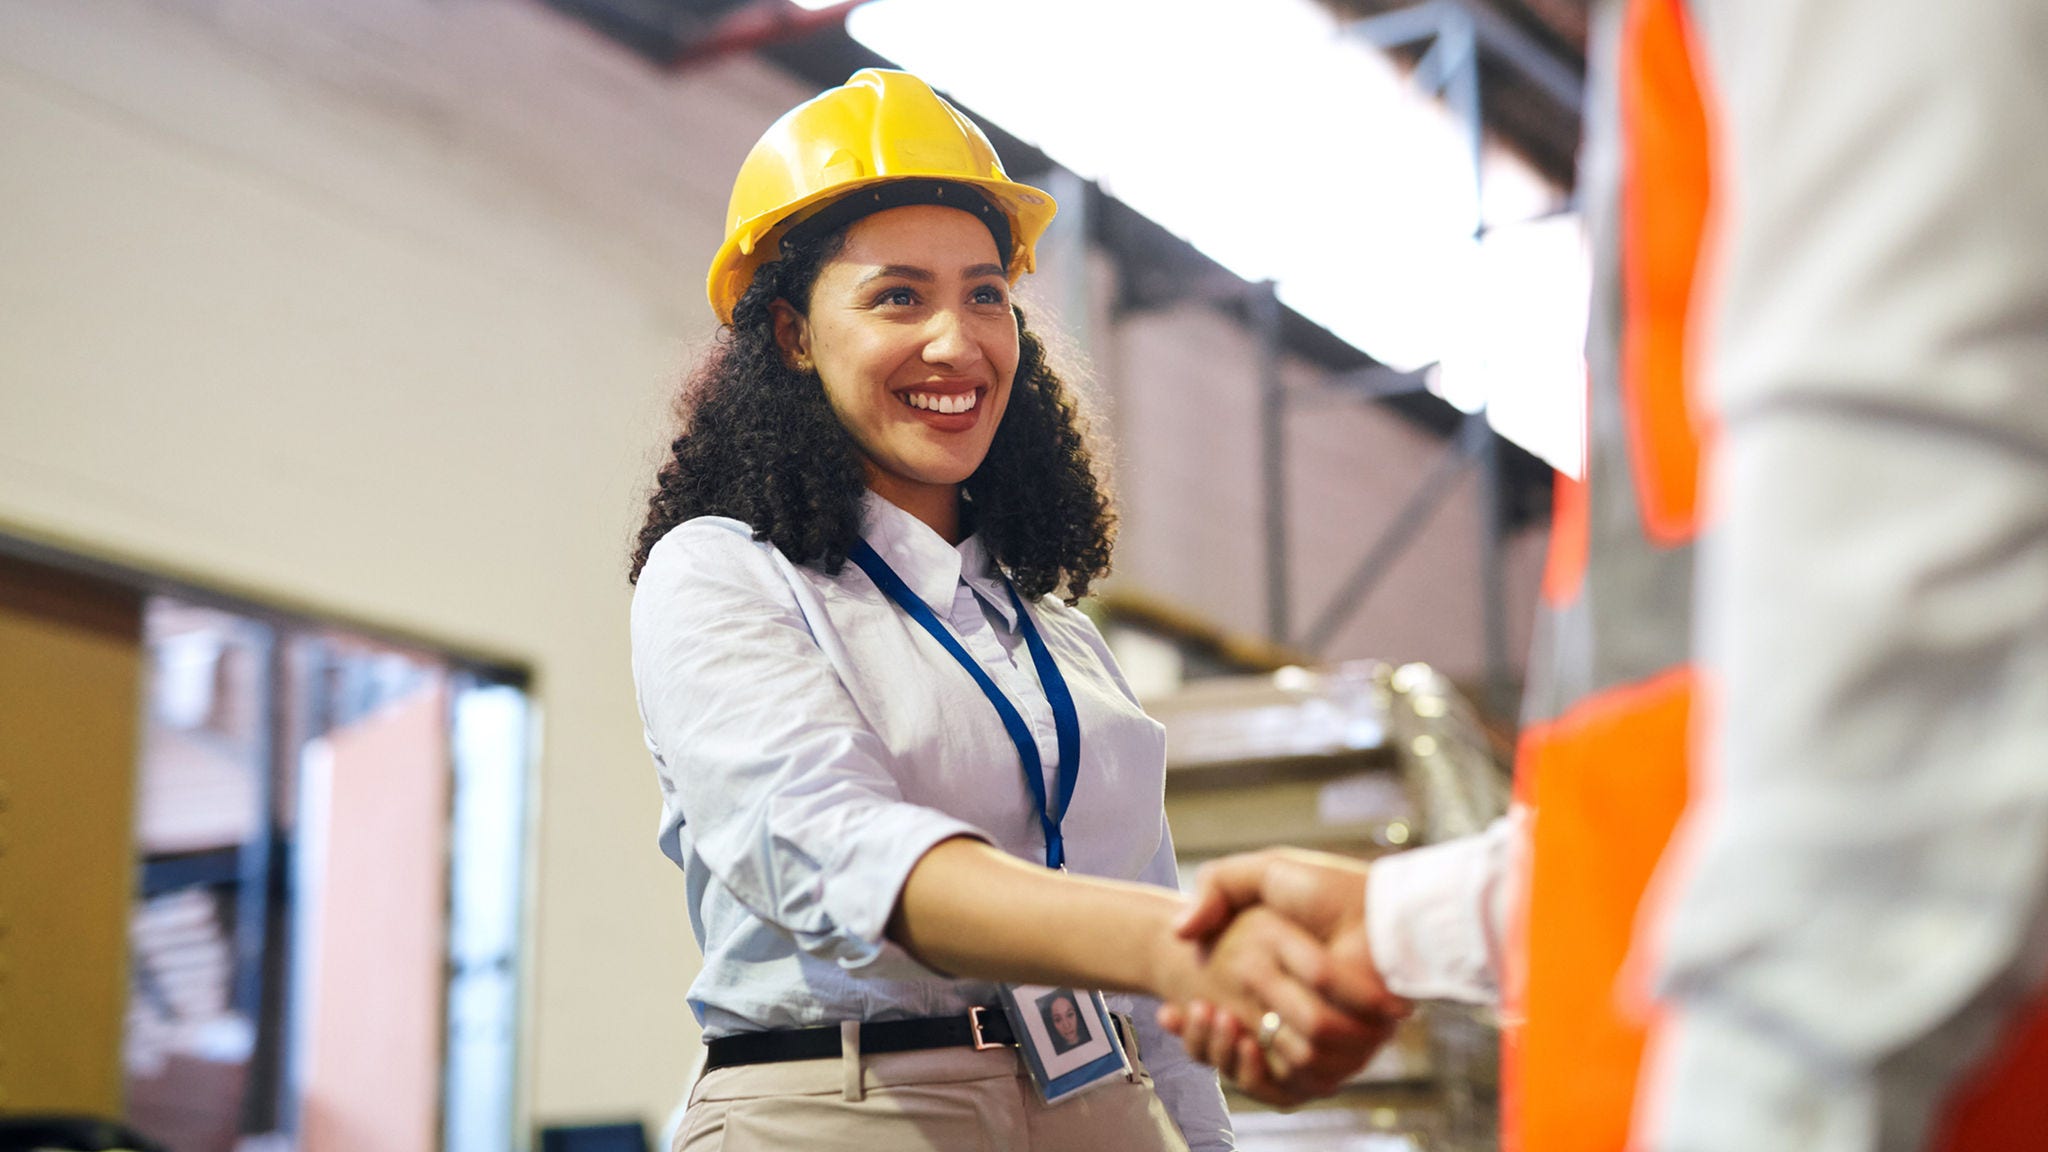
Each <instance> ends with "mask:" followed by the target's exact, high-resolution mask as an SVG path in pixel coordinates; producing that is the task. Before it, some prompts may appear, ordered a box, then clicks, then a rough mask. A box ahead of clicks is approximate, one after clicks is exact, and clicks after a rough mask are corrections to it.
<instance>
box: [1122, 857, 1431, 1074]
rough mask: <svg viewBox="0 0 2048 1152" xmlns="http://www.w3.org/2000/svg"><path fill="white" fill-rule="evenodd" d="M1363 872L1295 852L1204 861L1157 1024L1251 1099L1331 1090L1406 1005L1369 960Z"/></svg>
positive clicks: (1163, 981)
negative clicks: (1385, 982) (1205, 862)
mask: <svg viewBox="0 0 2048 1152" xmlns="http://www.w3.org/2000/svg"><path fill="white" fill-rule="evenodd" d="M1365 875H1366V865H1365V864H1364V863H1363V862H1362V861H1358V860H1352V859H1349V858H1347V857H1343V856H1334V855H1330V854H1328V853H1322V852H1308V851H1303V850H1301V849H1295V848H1274V849H1268V850H1266V851H1262V852H1252V853H1247V854H1245V855H1241V856H1232V857H1228V858H1226V859H1223V860H1219V861H1216V862H1215V863H1213V864H1211V865H1209V866H1207V867H1205V868H1204V869H1203V870H1202V872H1201V873H1200V875H1199V877H1198V879H1197V882H1196V885H1197V886H1196V893H1195V897H1194V902H1193V903H1192V904H1191V905H1190V906H1189V908H1188V910H1187V911H1186V912H1185V913H1184V914H1183V915H1182V916H1181V918H1180V920H1179V922H1178V923H1177V924H1176V925H1175V926H1174V935H1175V937H1176V939H1175V940H1174V941H1173V942H1171V943H1170V944H1169V945H1168V946H1167V948H1166V950H1165V954H1166V956H1167V960H1166V962H1165V964H1164V965H1163V967H1162V971H1160V973H1159V979H1158V980H1157V982H1156V983H1157V988H1156V991H1157V992H1158V993H1159V996H1160V999H1161V1000H1162V1001H1163V1003H1162V1005H1161V1007H1160V1009H1159V1023H1160V1026H1161V1027H1163V1028H1165V1029H1166V1030H1167V1031H1169V1032H1173V1033H1175V1034H1176V1035H1178V1036H1179V1037H1180V1038H1181V1041H1182V1042H1183V1043H1184V1044H1185V1045H1186V1046H1187V1050H1188V1053H1189V1055H1191V1056H1193V1057H1194V1058H1195V1059H1197V1060H1200V1061H1202V1062H1204V1063H1207V1064H1213V1065H1215V1066H1216V1068H1217V1070H1218V1071H1220V1072H1221V1073H1222V1074H1223V1075H1224V1076H1226V1077H1227V1078H1229V1079H1230V1080H1231V1081H1232V1082H1233V1083H1234V1084H1236V1086H1237V1087H1238V1089H1239V1090H1240V1091H1242V1092H1244V1093H1245V1094H1246V1095H1249V1096H1251V1097H1253V1098H1254V1099H1257V1100H1261V1101H1264V1102H1266V1103H1268V1104H1274V1105H1278V1106H1280V1107H1291V1106H1293V1105H1296V1104H1300V1103H1302V1102H1304V1101H1306V1100H1310V1099H1313V1098H1315V1097H1317V1096H1326V1095H1329V1094H1330V1093H1331V1092H1334V1091H1336V1089H1337V1087H1338V1085H1339V1084H1341V1083H1342V1082H1343V1081H1344V1080H1345V1078H1347V1077H1349V1076H1350V1075H1352V1074H1353V1073H1355V1072H1357V1071H1358V1070H1359V1069H1360V1068H1362V1067H1364V1066H1365V1063H1366V1061H1368V1060H1370V1059H1371V1058H1372V1055H1373V1053H1374V1052H1376V1051H1378V1049H1379V1047H1380V1045H1381V1044H1383V1043H1384V1042H1385V1041H1386V1040H1387V1038H1388V1037H1389V1036H1390V1035H1391V1034H1392V1033H1393V1029H1394V1025H1395V1024H1396V1022H1397V1021H1399V1020H1400V1019H1401V1018H1402V1017H1405V1016H1406V1015H1408V1013H1409V1012H1410V1010H1411V1006H1410V1005H1409V1004H1408V1002H1407V1001H1405V1000H1402V999H1401V998H1399V997H1397V996H1394V995H1393V994H1392V993H1390V992H1388V991H1387V988H1386V986H1385V985H1384V984H1383V983H1382V982H1381V980H1380V975H1379V969H1378V966H1377V965H1376V964H1375V963H1374V961H1373V956H1372V948H1371V946H1370V943H1369V941H1368V939H1367V936H1366V926H1365Z"/></svg>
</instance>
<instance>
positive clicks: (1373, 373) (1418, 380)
mask: <svg viewBox="0 0 2048 1152" xmlns="http://www.w3.org/2000/svg"><path fill="white" fill-rule="evenodd" d="M1428 382H1429V368H1428V367H1427V366H1425V367H1422V368H1417V369H1416V370H1415V371H1413V372H1401V371H1397V370H1396V369H1393V368H1389V367H1387V366H1386V365H1384V364H1374V365H1372V366H1371V367H1369V368H1354V369H1352V370H1351V371H1349V372H1344V373H1341V374H1339V375H1336V376H1332V377H1330V378H1329V380H1327V381H1325V387H1328V388H1332V389H1342V390H1343V391H1346V392H1349V393H1351V394H1352V395H1354V396H1356V397H1358V398H1359V399H1362V400H1385V399H1387V398H1388V397H1390V396H1408V395H1411V394H1413V393H1416V392H1421V391H1423V390H1424V389H1426V388H1427V387H1428Z"/></svg>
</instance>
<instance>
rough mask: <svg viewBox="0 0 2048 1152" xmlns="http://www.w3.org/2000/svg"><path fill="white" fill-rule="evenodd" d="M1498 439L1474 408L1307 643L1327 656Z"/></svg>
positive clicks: (1318, 619)
mask: <svg viewBox="0 0 2048 1152" xmlns="http://www.w3.org/2000/svg"><path fill="white" fill-rule="evenodd" d="M1492 439H1493V429H1492V427H1491V426H1489V425H1488V424H1487V422H1486V417H1485V416H1484V415H1483V414H1480V413H1473V414H1471V415H1468V416H1466V417H1465V422H1464V423H1463V424H1462V425H1460V426H1459V429H1458V437H1457V439H1455V440H1453V441H1451V443H1450V444H1449V445H1448V446H1447V447H1445V449H1444V450H1443V453H1442V454H1441V455H1440V456H1438V457H1437V461H1436V464H1435V465H1434V466H1433V467H1431V468H1430V470H1429V473H1428V475H1426V476H1424V477H1423V478H1422V483H1420V484H1418V485H1416V488H1415V491H1414V493H1413V494H1412V495H1410V496H1409V497H1408V502H1407V503H1406V504H1404V505H1402V506H1401V510H1400V511H1399V512H1397V513H1395V514H1394V519H1393V522H1392V523H1390V524H1388V525H1387V529H1386V531H1384V532H1382V533H1380V537H1379V539H1377V540H1375V541H1373V544H1372V547H1371V548H1369V549H1367V550H1366V553H1365V556H1364V558H1362V559H1360V560H1359V562H1358V565H1357V567H1355V568H1353V569H1352V570H1351V574H1350V575H1348V576H1346V577H1345V578H1344V583H1343V584H1341V585H1339V586H1338V588H1337V593H1336V595H1334V596H1332V597H1330V603H1329V605H1328V606H1327V607H1325V608H1324V609H1323V611H1322V615H1320V616H1318V617H1316V622H1315V623H1314V624H1313V625H1311V626H1310V627H1309V630H1308V632H1307V633H1306V634H1304V636H1303V637H1302V640H1301V647H1302V648H1304V649H1307V650H1308V651H1310V652H1313V653H1316V654H1317V655H1321V654H1322V651H1323V649H1325V648H1327V647H1329V645H1330V641H1332V640H1334V639H1336V638H1337V633H1338V632H1340V631H1342V630H1343V628H1344V625H1346V624H1348V623H1350V622H1351V618H1352V617H1353V616H1355V615H1357V613H1358V609H1359V608H1360V607H1362V606H1363V605H1364V604H1365V600H1366V597H1367V596H1368V595H1370V594H1371V592H1372V590H1373V588H1374V587H1376V586H1377V585H1378V584H1379V582H1380V579H1381V578H1382V577H1384V576H1385V575H1386V574H1387V569H1389V568H1391V567H1393V565H1394V561H1396V560H1398V559H1400V558H1401V553H1403V552H1406V551H1407V550H1408V545H1410V544H1412V543H1414V541H1415V537H1416V536H1418V535H1420V534H1421V532H1422V529H1423V528H1424V527H1425V526H1427V525H1428V524H1429V518H1430V517H1431V516H1432V515H1434V514H1435V512H1436V510H1437V506H1438V505H1440V504H1442V503H1443V501H1444V498H1445V497H1446V496H1449V495H1450V492H1451V484H1452V482H1453V481H1455V480H1457V478H1458V475H1459V473H1461V472H1463V471H1464V470H1465V468H1466V466H1467V465H1469V464H1471V463H1472V461H1473V458H1474V457H1475V456H1477V455H1478V454H1479V452H1480V451H1482V450H1483V447H1484V446H1485V445H1488V444H1489V443H1490V442H1491V441H1492Z"/></svg>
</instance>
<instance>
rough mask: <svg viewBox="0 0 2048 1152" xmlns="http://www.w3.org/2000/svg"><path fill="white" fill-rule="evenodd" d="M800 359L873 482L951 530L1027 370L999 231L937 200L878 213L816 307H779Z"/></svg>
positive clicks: (784, 335) (825, 270) (825, 273)
mask: <svg viewBox="0 0 2048 1152" xmlns="http://www.w3.org/2000/svg"><path fill="white" fill-rule="evenodd" d="M775 336H776V340H777V342H778V343H779V344H780V345H781V346H782V349H783V351H784V353H785V354H786V355H787V356H788V357H789V358H790V362H791V363H792V364H794V365H796V366H797V367H798V368H800V369H801V368H803V367H805V366H806V365H808V366H809V368H810V370H812V371H815V372H816V373H817V374H818V378H819V379H820V380H821V381H822V382H823V384H824V387H825V396H826V399H827V400H828V401H830V403H831V405H832V410H833V412H835V413H836V414H837V415H838V416H839V422H840V423H841V424H843V425H845V426H846V430H847V431H848V432H849V433H851V434H852V435H853V439H854V441H855V443H857V444H858V445H860V450H861V454H862V456H863V457H864V459H865V463H866V465H867V474H868V487H870V488H872V489H874V490H875V492H876V493H878V494H880V495H881V496H883V497H884V498H886V499H888V500H889V501H890V502H891V503H894V504H896V505H897V506H899V507H901V508H903V509H905V510H907V511H909V512H911V513H912V514H913V515H916V516H917V517H918V518H919V519H922V520H924V521H925V522H926V523H927V524H931V525H932V527H933V528H934V529H936V530H938V531H939V532H940V534H941V535H945V536H947V537H948V538H949V539H954V538H957V535H958V532H957V526H958V518H959V511H958V509H959V488H960V484H961V482H962V481H964V480H966V479H967V478H968V477H969V476H970V475H972V474H973V473H974V470H975V469H976V468H979V467H980V466H981V462H982V459H983V458H984V457H986V456H987V455H988V447H989V442H990V441H991V440H993V439H994V438H995V433H996V425H997V424H999V423H1001V422H1002V418H1003V410H1004V408H1005V407H1006V406H1007V405H1008V403H1009V399H1010V386H1011V383H1012V379H1013V378H1014V377H1015V375H1016V372H1017V356H1018V340H1017V320H1016V315H1015V313H1013V312H1011V310H1010V285H1009V282H1008V280H1007V279H1006V278H1005V277H1004V274H1003V267H1002V260H1001V257H1000V256H999V255H998V254H997V252H996V243H995V238H994V237H993V236H991V235H989V231H988V228H987V227H986V226H985V225H983V224H982V223H981V221H979V220H977V219H975V218H974V217H973V216H972V215H969V214H968V213H966V212H962V211H960V210H958V209H955V208H945V207H940V206H937V205H925V204H918V205H910V206H907V207H902V208H891V209H888V210H886V211H883V212H877V213H875V214H874V215H872V216H868V217H864V218H862V219H861V220H858V221H856V222H855V223H854V224H853V225H851V226H850V227H849V228H848V229H847V230H846V238H845V243H844V244H843V245H842V246H841V247H840V249H839V251H838V253H837V254H836V255H835V256H833V257H832V258H831V259H829V260H827V261H826V262H825V264H824V265H823V266H822V267H821V268H820V269H819V271H818V278H817V282H816V284H815V286H814V287H813V288H812V290H811V300H810V309H809V312H808V314H804V313H799V312H798V311H797V310H796V309H795V308H794V307H792V306H791V305H790V304H789V303H787V302H781V301H778V302H777V304H776V305H775Z"/></svg>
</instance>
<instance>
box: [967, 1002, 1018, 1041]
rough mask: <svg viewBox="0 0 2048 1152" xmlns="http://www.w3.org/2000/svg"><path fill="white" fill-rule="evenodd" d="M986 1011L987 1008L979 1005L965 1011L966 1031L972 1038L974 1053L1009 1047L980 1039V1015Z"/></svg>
mask: <svg viewBox="0 0 2048 1152" xmlns="http://www.w3.org/2000/svg"><path fill="white" fill-rule="evenodd" d="M986 1011H988V1008H987V1007H986V1006H984V1005H981V1004H976V1005H975V1006H974V1007H972V1008H969V1009H968V1010H967V1031H968V1033H969V1034H971V1035H972V1036H973V1037H974V1050H975V1051H976V1052H988V1051H992V1050H993V1049H997V1048H1007V1047H1009V1045H1007V1044H998V1043H995V1042H993V1041H990V1040H986V1039H983V1038H982V1035H981V1014H982V1013H983V1012H986Z"/></svg>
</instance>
